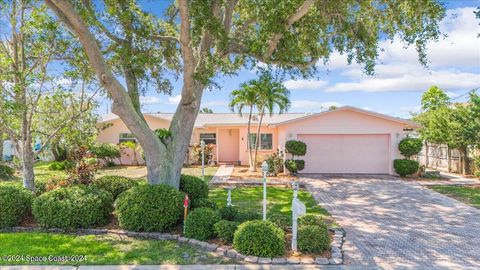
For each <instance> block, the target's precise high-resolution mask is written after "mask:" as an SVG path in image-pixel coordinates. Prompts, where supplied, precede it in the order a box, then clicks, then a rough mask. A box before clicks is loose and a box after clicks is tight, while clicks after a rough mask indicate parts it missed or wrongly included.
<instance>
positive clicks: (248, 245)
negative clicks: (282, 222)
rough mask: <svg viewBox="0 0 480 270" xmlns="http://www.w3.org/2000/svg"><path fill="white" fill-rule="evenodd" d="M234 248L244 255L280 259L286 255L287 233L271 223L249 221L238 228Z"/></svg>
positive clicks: (234, 238)
mask: <svg viewBox="0 0 480 270" xmlns="http://www.w3.org/2000/svg"><path fill="white" fill-rule="evenodd" d="M233 247H234V248H235V249H236V250H237V251H238V252H240V253H242V254H244V255H250V256H258V257H267V258H271V257H280V256H283V255H284V254H285V233H284V232H283V231H282V229H280V228H278V227H277V226H276V225H275V224H273V223H272V222H270V221H261V220H254V221H247V222H245V223H242V224H241V225H240V226H238V229H237V231H236V232H235V234H234V237H233Z"/></svg>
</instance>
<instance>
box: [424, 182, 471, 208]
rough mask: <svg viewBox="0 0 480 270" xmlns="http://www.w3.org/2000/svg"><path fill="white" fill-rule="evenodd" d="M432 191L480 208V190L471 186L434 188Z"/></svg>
mask: <svg viewBox="0 0 480 270" xmlns="http://www.w3.org/2000/svg"><path fill="white" fill-rule="evenodd" d="M431 189H433V190H435V191H437V192H440V193H442V194H444V195H447V196H449V197H452V198H455V199H457V200H459V201H462V202H464V203H466V204H469V205H472V206H474V207H477V208H480V188H479V187H476V188H475V187H469V186H433V187H431Z"/></svg>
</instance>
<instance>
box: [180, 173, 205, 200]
mask: <svg viewBox="0 0 480 270" xmlns="http://www.w3.org/2000/svg"><path fill="white" fill-rule="evenodd" d="M180 190H181V191H183V192H185V193H187V194H188V198H189V199H190V207H192V208H196V207H199V205H200V203H201V200H204V199H208V185H207V183H205V182H204V181H203V180H202V179H201V178H199V177H196V176H192V175H184V174H182V176H181V177H180Z"/></svg>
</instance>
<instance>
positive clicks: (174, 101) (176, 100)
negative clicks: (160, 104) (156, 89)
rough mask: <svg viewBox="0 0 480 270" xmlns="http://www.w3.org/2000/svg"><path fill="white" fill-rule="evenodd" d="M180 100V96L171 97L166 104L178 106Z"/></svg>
mask: <svg viewBox="0 0 480 270" xmlns="http://www.w3.org/2000/svg"><path fill="white" fill-rule="evenodd" d="M181 99H182V95H176V96H173V97H168V104H172V105H178V103H180V100H181Z"/></svg>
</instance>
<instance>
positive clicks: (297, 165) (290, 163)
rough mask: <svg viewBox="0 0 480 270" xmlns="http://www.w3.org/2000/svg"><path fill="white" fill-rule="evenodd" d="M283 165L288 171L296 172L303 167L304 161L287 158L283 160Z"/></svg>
mask: <svg viewBox="0 0 480 270" xmlns="http://www.w3.org/2000/svg"><path fill="white" fill-rule="evenodd" d="M285 167H286V168H287V170H288V171H289V172H290V173H292V174H296V173H297V172H298V171H301V170H303V169H304V168H305V161H304V160H301V159H295V160H293V159H287V160H285Z"/></svg>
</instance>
